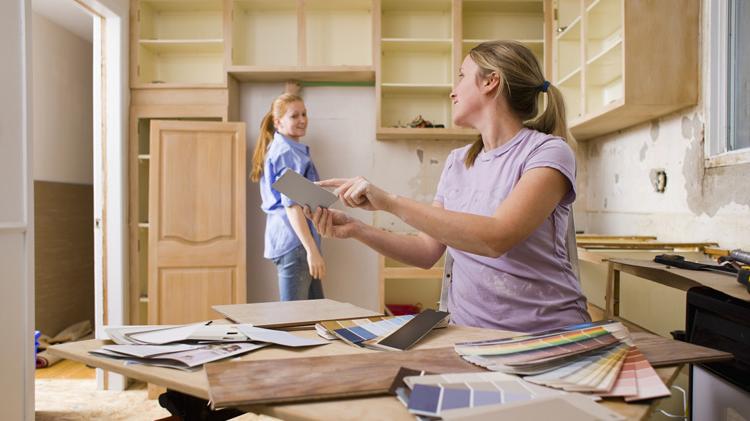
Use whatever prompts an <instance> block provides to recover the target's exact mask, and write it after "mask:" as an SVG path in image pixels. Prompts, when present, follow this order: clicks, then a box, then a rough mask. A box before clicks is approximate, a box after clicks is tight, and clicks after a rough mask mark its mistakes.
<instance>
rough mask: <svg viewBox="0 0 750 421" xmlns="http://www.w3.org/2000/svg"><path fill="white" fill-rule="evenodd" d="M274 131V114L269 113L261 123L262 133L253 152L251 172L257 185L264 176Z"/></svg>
mask: <svg viewBox="0 0 750 421" xmlns="http://www.w3.org/2000/svg"><path fill="white" fill-rule="evenodd" d="M274 131H275V129H274V126H273V113H272V112H271V111H269V112H268V113H267V114H266V116H265V117H263V120H262V121H261V122H260V133H258V140H257V141H256V142H255V150H254V151H253V164H252V165H253V167H252V170H251V172H250V179H251V180H253V182H255V183H257V182H258V181H260V176H261V175H263V165H264V163H265V161H266V151H268V145H269V144H270V143H271V141H272V140H273V134H274Z"/></svg>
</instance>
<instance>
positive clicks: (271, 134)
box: [250, 93, 326, 301]
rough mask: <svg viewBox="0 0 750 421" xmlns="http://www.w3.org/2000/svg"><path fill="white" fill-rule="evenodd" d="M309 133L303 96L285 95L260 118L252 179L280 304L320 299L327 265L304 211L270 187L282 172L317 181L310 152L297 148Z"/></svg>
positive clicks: (302, 146) (276, 100) (274, 102)
mask: <svg viewBox="0 0 750 421" xmlns="http://www.w3.org/2000/svg"><path fill="white" fill-rule="evenodd" d="M306 132H307V110H306V109H305V103H304V101H303V100H302V97H300V96H298V95H296V94H292V93H285V94H282V95H281V96H279V97H278V98H276V99H275V100H274V101H273V103H272V104H271V110H270V111H269V112H268V113H267V114H266V116H265V117H264V118H263V121H262V122H261V125H260V134H259V135H258V140H257V142H256V144H255V151H254V152H253V161H252V172H251V173H250V178H251V179H252V181H254V182H257V183H259V185H260V195H261V198H262V204H261V208H262V209H263V212H265V213H266V231H265V251H264V253H263V255H264V257H265V258H267V259H270V260H271V261H273V263H274V264H275V265H276V269H277V271H278V274H279V297H280V299H281V301H290V300H306V299H314V298H323V286H322V283H321V279H323V278H324V277H325V273H326V265H325V261H324V260H323V257H322V256H321V254H320V236H319V235H318V233H317V232H316V231H315V228H313V227H312V224H311V223H310V222H309V221H308V220H307V219H305V216H304V215H303V213H302V208H301V207H300V206H299V205H298V204H296V203H294V202H293V201H292V200H291V199H289V198H288V197H287V196H285V195H283V194H281V193H279V192H278V191H276V190H275V189H273V188H272V187H271V185H272V184H273V183H274V182H275V181H276V180H277V179H278V178H279V177H281V176H282V175H283V174H284V173H285V172H286V171H295V172H297V173H299V174H301V175H302V176H304V177H306V178H307V179H309V180H310V181H318V180H319V179H320V178H319V177H318V171H317V170H316V169H315V164H314V163H313V161H312V159H311V158H310V148H309V147H308V146H307V145H304V144H302V143H301V138H302V137H303V136H304V135H305V133H306Z"/></svg>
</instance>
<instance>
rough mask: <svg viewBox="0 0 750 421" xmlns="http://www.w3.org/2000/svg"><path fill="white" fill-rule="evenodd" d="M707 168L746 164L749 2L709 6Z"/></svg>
mask: <svg viewBox="0 0 750 421" xmlns="http://www.w3.org/2000/svg"><path fill="white" fill-rule="evenodd" d="M709 8H710V10H709V28H708V32H709V34H710V35H709V37H710V39H709V50H710V65H709V69H708V70H709V71H708V74H707V77H708V79H709V80H708V88H709V91H708V111H707V112H708V116H707V120H708V125H707V132H706V139H707V142H706V156H707V157H708V158H707V160H706V164H707V166H723V165H732V164H739V163H745V162H750V27H748V25H746V24H745V25H743V23H746V22H750V2H747V1H746V0H712V1H711V2H710V5H709Z"/></svg>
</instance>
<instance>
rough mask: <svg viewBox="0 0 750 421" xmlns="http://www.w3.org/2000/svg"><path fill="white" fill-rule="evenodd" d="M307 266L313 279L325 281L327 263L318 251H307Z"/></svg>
mask: <svg viewBox="0 0 750 421" xmlns="http://www.w3.org/2000/svg"><path fill="white" fill-rule="evenodd" d="M307 266H308V267H309V268H310V276H312V277H313V279H323V278H324V277H325V276H326V262H325V260H323V256H321V255H320V252H319V251H318V249H315V250H308V251H307Z"/></svg>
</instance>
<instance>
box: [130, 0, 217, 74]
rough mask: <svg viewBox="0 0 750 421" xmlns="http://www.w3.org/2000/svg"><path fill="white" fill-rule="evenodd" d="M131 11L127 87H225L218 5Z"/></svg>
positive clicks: (158, 1) (189, 2)
mask: <svg viewBox="0 0 750 421" xmlns="http://www.w3.org/2000/svg"><path fill="white" fill-rule="evenodd" d="M131 6H132V7H131V20H132V25H131V28H132V30H131V47H130V50H131V52H130V54H131V63H132V69H131V86H133V87H136V88H141V87H150V86H160V87H180V86H196V85H211V86H223V85H226V73H225V71H224V35H223V34H224V29H223V13H222V10H223V9H222V2H221V0H180V1H176V0H140V1H133V2H132V4H131Z"/></svg>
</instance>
